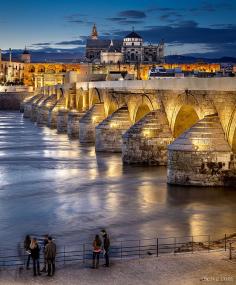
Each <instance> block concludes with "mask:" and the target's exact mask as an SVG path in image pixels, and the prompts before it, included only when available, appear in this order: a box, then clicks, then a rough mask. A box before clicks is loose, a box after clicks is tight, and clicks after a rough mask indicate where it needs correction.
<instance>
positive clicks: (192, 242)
mask: <svg viewBox="0 0 236 285" xmlns="http://www.w3.org/2000/svg"><path fill="white" fill-rule="evenodd" d="M193 249H194V248H193V236H192V253H193Z"/></svg>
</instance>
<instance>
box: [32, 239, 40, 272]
mask: <svg viewBox="0 0 236 285" xmlns="http://www.w3.org/2000/svg"><path fill="white" fill-rule="evenodd" d="M30 252H31V258H32V260H33V273H34V276H37V274H38V275H41V274H40V267H39V255H40V248H39V245H38V242H37V239H36V238H33V239H32V241H31V244H30Z"/></svg>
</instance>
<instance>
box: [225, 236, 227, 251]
mask: <svg viewBox="0 0 236 285" xmlns="http://www.w3.org/2000/svg"><path fill="white" fill-rule="evenodd" d="M226 249H227V236H226V234H225V251H226Z"/></svg>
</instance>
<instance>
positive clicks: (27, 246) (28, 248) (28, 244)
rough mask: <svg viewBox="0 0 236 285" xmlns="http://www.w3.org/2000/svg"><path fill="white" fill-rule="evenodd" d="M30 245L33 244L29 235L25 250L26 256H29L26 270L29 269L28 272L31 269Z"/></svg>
mask: <svg viewBox="0 0 236 285" xmlns="http://www.w3.org/2000/svg"><path fill="white" fill-rule="evenodd" d="M30 244H31V238H30V236H29V235H27V236H26V237H25V240H24V249H25V252H26V254H27V255H28V256H27V262H26V269H27V270H28V269H29V264H30V256H31V252H30Z"/></svg>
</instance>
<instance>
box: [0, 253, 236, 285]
mask: <svg viewBox="0 0 236 285" xmlns="http://www.w3.org/2000/svg"><path fill="white" fill-rule="evenodd" d="M227 258H228V255H227V254H226V253H225V252H222V251H221V252H211V253H194V254H191V253H188V254H178V255H175V256H174V255H166V256H165V255H162V256H160V257H159V258H155V257H150V258H145V259H141V260H129V261H122V262H120V261H117V262H115V263H114V262H113V264H112V266H111V267H110V268H103V267H101V268H100V269H98V270H96V269H90V268H89V265H88V266H87V267H86V268H85V267H81V265H73V266H71V267H69V266H66V267H64V268H58V270H57V272H56V275H55V276H54V277H52V278H50V277H46V276H44V275H43V276H39V277H36V278H34V277H32V272H31V271H23V272H21V273H20V274H19V272H17V271H15V270H11V271H0V284H4V285H10V284H57V285H64V284H65V285H72V284H73V285H74V284H80V285H85V284H86V285H88V284H96V285H100V284H103V285H131V284H135V285H139V284H140V285H141V284H145V285H149V284H150V285H151V284H155V285H156V284H158V285H162V284H170V285H171V284H174V285H179V284H181V285H185V284H188V285H189V284H194V285H195V284H236V262H233V261H229V260H228V259H227Z"/></svg>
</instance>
